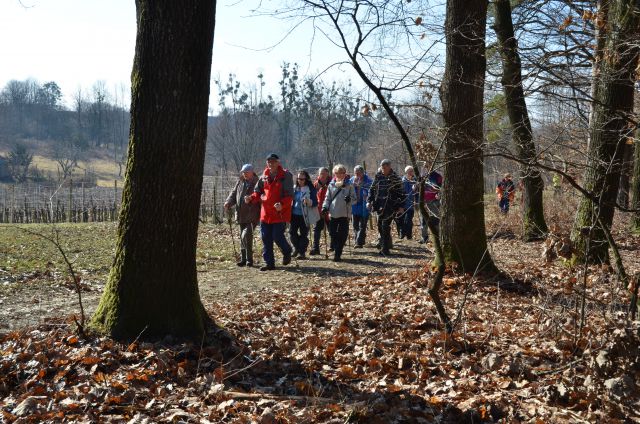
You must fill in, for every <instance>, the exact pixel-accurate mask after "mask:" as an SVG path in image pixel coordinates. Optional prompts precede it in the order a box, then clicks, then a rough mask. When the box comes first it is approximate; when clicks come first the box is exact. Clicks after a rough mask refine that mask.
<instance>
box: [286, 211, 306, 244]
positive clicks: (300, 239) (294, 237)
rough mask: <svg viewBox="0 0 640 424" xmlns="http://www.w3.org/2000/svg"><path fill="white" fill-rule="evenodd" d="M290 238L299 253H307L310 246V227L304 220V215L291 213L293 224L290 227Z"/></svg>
mask: <svg viewBox="0 0 640 424" xmlns="http://www.w3.org/2000/svg"><path fill="white" fill-rule="evenodd" d="M289 238H290V239H291V244H293V248H294V249H295V250H296V251H297V252H298V253H305V252H306V251H307V247H309V227H307V224H306V223H305V222H304V217H303V216H302V215H295V214H294V215H291V226H290V227H289Z"/></svg>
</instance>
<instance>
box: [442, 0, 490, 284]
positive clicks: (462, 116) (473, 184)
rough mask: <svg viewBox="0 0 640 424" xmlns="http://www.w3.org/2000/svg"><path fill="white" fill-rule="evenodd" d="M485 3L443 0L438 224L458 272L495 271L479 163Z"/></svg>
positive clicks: (448, 256) (446, 251) (447, 258)
mask: <svg viewBox="0 0 640 424" xmlns="http://www.w3.org/2000/svg"><path fill="white" fill-rule="evenodd" d="M487 6H488V3H487V1H483V0H473V1H463V0H448V1H447V17H446V21H445V31H446V42H447V47H446V52H447V59H446V63H445V73H444V79H443V81H442V86H441V87H440V99H441V101H442V115H443V118H444V123H445V129H446V132H445V137H444V146H445V147H444V153H445V165H444V172H443V177H444V183H443V189H442V220H441V223H440V228H441V233H440V234H441V240H442V248H443V255H444V260H445V261H446V262H456V263H458V264H459V265H460V267H461V268H462V270H463V271H465V272H470V273H473V272H475V271H476V270H480V271H485V272H486V271H489V272H493V271H495V265H494V264H493V260H492V259H491V256H490V254H489V251H488V250H487V238H486V230H485V222H484V203H483V195H484V184H483V182H484V177H483V162H482V141H483V106H484V105H483V100H484V98H483V95H484V80H485V70H486V57H485V31H486V30H485V27H486V21H487Z"/></svg>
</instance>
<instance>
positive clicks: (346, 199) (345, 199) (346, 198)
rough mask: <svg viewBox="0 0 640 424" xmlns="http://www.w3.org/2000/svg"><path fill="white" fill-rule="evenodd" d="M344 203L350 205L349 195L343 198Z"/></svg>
mask: <svg viewBox="0 0 640 424" xmlns="http://www.w3.org/2000/svg"><path fill="white" fill-rule="evenodd" d="M344 201H345V202H346V203H351V196H350V195H348V194H347V195H346V196H344Z"/></svg>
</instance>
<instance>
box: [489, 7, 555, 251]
mask: <svg viewBox="0 0 640 424" xmlns="http://www.w3.org/2000/svg"><path fill="white" fill-rule="evenodd" d="M494 6H495V12H496V13H495V25H494V30H495V32H496V35H497V36H498V41H499V42H500V55H501V56H502V87H503V89H504V94H505V99H506V105H507V114H508V115H509V122H510V124H511V128H512V130H513V133H512V139H513V144H514V146H515V149H516V154H517V155H518V157H519V158H520V159H521V160H522V161H524V163H526V165H522V166H521V168H520V177H521V178H522V182H523V186H524V190H523V194H522V196H523V199H522V204H523V207H522V220H523V223H524V233H523V238H524V240H526V241H532V240H539V239H540V238H542V237H544V236H545V234H546V233H547V231H548V228H547V223H546V221H545V219H544V208H543V203H542V195H543V191H544V182H543V181H542V177H541V175H540V171H539V170H538V168H537V167H536V162H537V160H536V146H535V144H534V142H533V132H532V130H531V121H530V120H529V112H528V110H527V104H526V102H525V98H524V89H523V87H522V65H521V63H520V53H519V52H518V42H517V40H516V38H515V35H514V32H513V21H512V17H511V4H510V1H509V0H496V1H495V2H494Z"/></svg>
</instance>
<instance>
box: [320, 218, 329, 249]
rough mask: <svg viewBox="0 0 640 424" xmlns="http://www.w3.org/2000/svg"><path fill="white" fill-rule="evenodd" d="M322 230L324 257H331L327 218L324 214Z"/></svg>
mask: <svg viewBox="0 0 640 424" xmlns="http://www.w3.org/2000/svg"><path fill="white" fill-rule="evenodd" d="M321 219H322V232H323V233H324V258H325V259H329V251H328V250H327V249H328V246H327V220H326V219H325V217H324V215H323V216H322V218H321Z"/></svg>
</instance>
